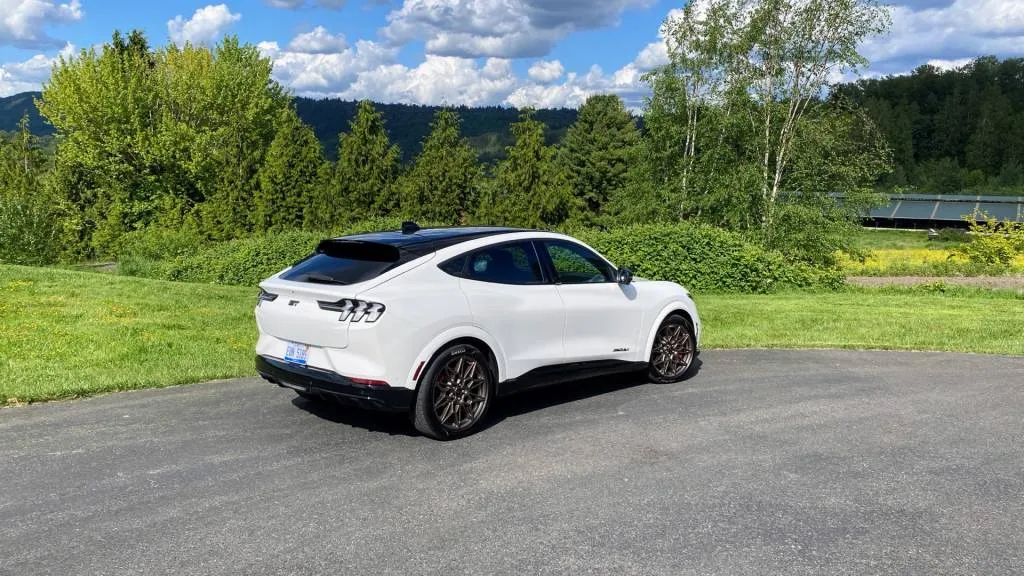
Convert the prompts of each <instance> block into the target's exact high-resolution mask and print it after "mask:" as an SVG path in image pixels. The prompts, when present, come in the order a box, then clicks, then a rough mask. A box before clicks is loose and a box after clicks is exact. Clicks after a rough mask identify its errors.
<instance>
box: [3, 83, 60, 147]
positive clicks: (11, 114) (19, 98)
mask: <svg viewBox="0 0 1024 576" xmlns="http://www.w3.org/2000/svg"><path fill="white" fill-rule="evenodd" d="M39 95H40V93H39V92H22V93H21V94H15V95H14V96H7V97H6V98H0V131H3V132H11V131H13V130H17V129H18V122H21V117H22V116H24V115H25V113H26V112H27V113H28V126H29V130H31V131H32V133H33V134H37V135H39V136H47V135H50V134H53V126H50V125H49V124H47V123H46V121H45V120H43V118H42V116H40V115H39V110H37V109H36V105H35V102H33V100H34V99H35V98H38V97H39Z"/></svg>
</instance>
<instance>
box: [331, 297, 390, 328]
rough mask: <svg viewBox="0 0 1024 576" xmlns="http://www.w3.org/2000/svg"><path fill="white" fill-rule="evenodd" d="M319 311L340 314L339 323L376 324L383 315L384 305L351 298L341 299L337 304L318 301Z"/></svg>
mask: <svg viewBox="0 0 1024 576" xmlns="http://www.w3.org/2000/svg"><path fill="white" fill-rule="evenodd" d="M317 305H319V306H320V309H321V310H330V311H331V312H341V316H339V317H338V320H339V321H340V322H344V321H346V320H348V319H350V318H351V319H352V321H353V322H367V323H369V322H376V321H377V320H378V319H379V318H380V317H381V315H383V314H384V310H385V308H384V305H383V304H379V303H377V302H366V301H364V300H354V299H352V298H342V299H341V300H338V301H337V302H324V301H322V300H321V301H318V302H317Z"/></svg>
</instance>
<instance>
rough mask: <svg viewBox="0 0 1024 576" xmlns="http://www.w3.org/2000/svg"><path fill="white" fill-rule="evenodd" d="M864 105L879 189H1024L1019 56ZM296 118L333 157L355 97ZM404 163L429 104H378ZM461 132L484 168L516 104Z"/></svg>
mask: <svg viewBox="0 0 1024 576" xmlns="http://www.w3.org/2000/svg"><path fill="white" fill-rule="evenodd" d="M833 94H834V95H836V96H842V97H843V98H845V99H847V100H848V101H850V102H851V103H852V104H854V105H856V106H860V107H862V108H863V109H864V110H865V111H866V112H867V114H868V115H869V116H870V117H871V119H872V120H874V122H875V123H876V124H877V125H878V127H879V129H880V130H881V132H882V133H883V134H884V135H885V137H886V140H887V141H888V143H889V145H890V147H891V148H892V149H893V155H894V158H893V160H894V164H895V167H894V171H893V172H892V173H891V174H889V175H887V176H885V177H884V178H883V180H882V182H881V184H882V185H883V187H885V188H886V189H894V188H896V189H904V190H916V191H920V192H928V193H938V194H955V193H958V192H970V193H1019V192H1020V190H1021V187H1022V186H1024V59H1021V58H1013V59H1006V60H999V59H997V58H995V57H991V56H989V57H984V58H979V59H977V60H976V61H974V62H972V63H970V64H968V65H967V66H964V67H962V68H959V69H955V70H947V71H943V70H939V69H938V68H935V67H933V66H927V65H926V66H921V67H920V68H918V69H917V70H915V71H914V72H913V73H912V74H909V75H906V76H889V77H886V78H880V79H870V80H860V81H857V82H855V83H851V84H844V85H841V86H838V87H837V88H835V89H834V91H833ZM39 95H40V94H39V93H38V92H28V93H24V94H18V95H15V96H11V97H8V98H0V130H3V131H14V130H15V129H16V128H17V125H18V122H19V121H20V119H21V117H22V115H23V114H25V113H28V114H29V129H30V131H31V132H32V133H33V134H36V135H40V136H46V135H50V134H52V133H53V127H52V126H50V125H49V124H47V123H46V122H45V121H44V120H43V119H42V117H41V116H40V115H39V112H38V110H36V107H35V105H34V104H33V99H34V98H38V97H39ZM294 102H295V107H296V110H297V112H298V115H299V117H300V118H301V119H302V121H303V122H305V123H306V124H308V125H309V126H311V127H312V128H313V131H314V133H315V134H316V136H317V138H318V139H319V140H320V142H321V143H322V144H323V150H324V154H325V155H326V156H327V157H328V158H330V159H332V160H336V159H337V153H338V135H339V134H340V133H342V132H344V131H345V130H347V128H348V126H349V123H350V122H351V121H352V120H353V119H354V118H355V115H356V107H357V103H356V102H352V101H343V100H314V99H310V98H295V100H294ZM375 106H376V108H377V110H379V111H380V112H381V113H382V114H383V117H384V121H385V124H386V125H387V129H388V136H389V137H390V140H391V142H392V143H394V144H396V145H397V146H398V149H399V152H400V154H401V159H402V162H403V163H406V164H407V163H409V162H411V161H412V159H413V158H415V156H416V155H417V154H419V153H420V151H421V150H422V146H423V141H424V139H425V138H426V137H427V135H428V134H429V132H430V122H431V119H432V118H433V117H434V115H435V114H436V113H437V111H438V109H439V108H438V107H436V106H414V105H407V104H376V105H375ZM455 111H456V112H457V113H458V115H459V117H460V118H461V119H462V136H463V137H464V138H466V140H467V141H468V143H469V145H470V146H471V147H472V148H473V149H474V150H475V151H476V153H477V155H478V157H479V159H480V161H481V162H482V163H484V164H494V163H495V162H497V161H498V160H501V159H502V158H504V157H505V149H506V148H507V147H508V146H509V145H511V144H512V142H513V139H512V135H511V132H510V131H509V127H510V126H511V125H512V123H514V122H515V121H516V119H517V118H518V112H517V111H516V110H515V109H512V108H507V107H499V106H491V107H485V108H466V107H459V108H455ZM576 115H577V111H576V110H571V109H556V110H538V111H537V113H536V116H535V118H536V120H538V121H540V122H541V123H542V124H543V125H544V126H545V140H546V142H547V143H548V144H556V143H559V142H561V141H562V140H563V138H564V137H565V132H566V130H567V129H568V127H569V126H570V125H572V123H573V122H574V121H575V120H576Z"/></svg>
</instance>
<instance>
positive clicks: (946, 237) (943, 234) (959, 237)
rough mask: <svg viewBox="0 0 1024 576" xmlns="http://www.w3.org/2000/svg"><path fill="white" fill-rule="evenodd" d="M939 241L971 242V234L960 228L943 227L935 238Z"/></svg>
mask: <svg viewBox="0 0 1024 576" xmlns="http://www.w3.org/2000/svg"><path fill="white" fill-rule="evenodd" d="M935 240H936V241H938V242H970V241H971V236H970V234H968V233H967V231H966V230H961V229H960V228H943V229H942V230H939V235H938V236H937V237H936V238H935Z"/></svg>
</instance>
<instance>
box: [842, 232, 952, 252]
mask: <svg viewBox="0 0 1024 576" xmlns="http://www.w3.org/2000/svg"><path fill="white" fill-rule="evenodd" d="M958 243H959V242H957V241H953V240H949V239H943V240H929V239H928V231H927V230H890V229H887V228H861V229H860V232H859V233H858V234H857V245H858V246H860V247H861V248H863V249H865V250H878V249H889V250H905V249H928V248H930V249H937V250H949V249H950V248H952V247H953V246H955V245H957V244H958Z"/></svg>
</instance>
